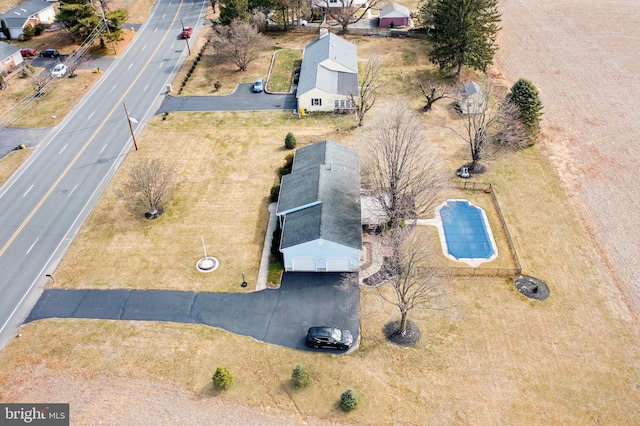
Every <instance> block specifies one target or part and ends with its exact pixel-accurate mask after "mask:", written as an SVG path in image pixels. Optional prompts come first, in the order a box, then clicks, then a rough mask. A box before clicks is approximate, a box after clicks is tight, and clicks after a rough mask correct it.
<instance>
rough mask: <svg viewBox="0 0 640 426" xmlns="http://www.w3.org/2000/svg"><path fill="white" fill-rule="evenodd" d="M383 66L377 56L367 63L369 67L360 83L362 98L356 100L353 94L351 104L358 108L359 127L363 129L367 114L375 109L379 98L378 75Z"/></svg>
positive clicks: (366, 68)
mask: <svg viewBox="0 0 640 426" xmlns="http://www.w3.org/2000/svg"><path fill="white" fill-rule="evenodd" d="M381 67H382V64H381V62H380V58H379V57H377V56H375V57H373V58H371V59H369V61H368V62H367V66H366V67H365V68H364V72H363V73H362V79H361V82H360V97H359V98H358V99H357V100H356V99H354V96H353V94H351V104H352V105H355V107H356V118H357V120H358V126H359V127H362V125H363V124H364V116H365V114H366V113H367V112H368V111H369V110H370V109H371V108H372V107H373V105H374V104H375V102H376V98H377V96H378V84H379V81H378V74H379V73H380V68H381Z"/></svg>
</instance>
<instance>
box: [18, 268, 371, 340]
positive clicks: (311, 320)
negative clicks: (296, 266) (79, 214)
mask: <svg viewBox="0 0 640 426" xmlns="http://www.w3.org/2000/svg"><path fill="white" fill-rule="evenodd" d="M340 280H341V274H337V273H286V274H284V276H283V279H282V285H281V286H280V288H279V289H275V290H263V291H258V292H254V293H248V294H237V293H196V292H181V291H156V290H62V289H53V290H46V291H45V292H44V293H43V294H42V297H40V299H39V300H38V302H37V303H36V305H35V306H34V308H33V310H32V311H31V314H29V317H28V318H27V320H26V322H31V321H36V320H39V319H43V318H98V319H110V320H135V321H171V322H183V323H192V324H206V325H210V326H213V327H218V328H222V329H225V330H227V331H230V332H232V333H236V334H242V335H245V336H251V337H253V338H255V339H257V340H260V341H263V342H266V343H271V344H275V345H279V346H286V347H290V348H294V349H302V350H312V351H313V349H310V348H308V347H307V346H306V345H305V340H304V338H305V336H306V333H307V329H308V328H309V327H311V326H317V325H330V326H336V327H340V328H346V329H348V330H350V331H351V333H352V334H353V339H354V342H358V339H359V337H360V315H359V314H360V312H359V303H360V296H359V290H358V285H357V282H358V277H357V274H353V276H352V277H351V285H349V286H347V288H346V289H342V288H341V286H340Z"/></svg>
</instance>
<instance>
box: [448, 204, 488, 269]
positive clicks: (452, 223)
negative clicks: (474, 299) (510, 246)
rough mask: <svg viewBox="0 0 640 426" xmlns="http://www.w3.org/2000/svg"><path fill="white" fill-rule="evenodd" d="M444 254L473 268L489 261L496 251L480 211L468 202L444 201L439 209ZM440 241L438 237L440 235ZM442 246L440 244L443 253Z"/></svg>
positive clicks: (484, 215) (482, 211) (484, 214)
mask: <svg viewBox="0 0 640 426" xmlns="http://www.w3.org/2000/svg"><path fill="white" fill-rule="evenodd" d="M439 215H440V220H441V221H442V230H443V231H444V240H445V242H446V253H445V254H447V253H448V254H449V255H450V256H451V257H453V258H454V259H456V260H460V261H463V262H466V263H470V264H474V266H475V265H477V264H478V263H481V262H486V261H488V260H493V259H494V258H495V257H496V256H497V255H498V249H497V247H496V243H495V241H494V239H493V234H492V232H491V227H490V226H489V222H488V220H487V215H486V213H485V212H484V210H483V209H482V208H480V207H478V206H475V205H474V204H473V203H471V202H469V201H468V200H447V201H446V202H445V203H444V204H443V205H442V206H441V207H440V209H439ZM441 237H442V235H441ZM444 248H445V245H444V244H443V251H444Z"/></svg>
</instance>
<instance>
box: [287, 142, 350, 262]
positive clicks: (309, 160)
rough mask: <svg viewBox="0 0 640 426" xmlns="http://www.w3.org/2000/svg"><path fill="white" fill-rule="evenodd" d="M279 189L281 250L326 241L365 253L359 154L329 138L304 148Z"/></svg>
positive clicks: (296, 157) (297, 153)
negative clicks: (362, 250)
mask: <svg viewBox="0 0 640 426" xmlns="http://www.w3.org/2000/svg"><path fill="white" fill-rule="evenodd" d="M281 185H282V186H281V189H280V199H279V201H278V207H277V209H276V212H277V214H278V215H283V214H284V216H285V221H284V228H283V231H282V240H281V244H280V247H281V248H286V247H292V246H295V245H298V244H302V243H305V242H309V241H314V240H317V239H319V238H322V239H324V240H327V241H332V242H334V243H337V244H342V245H344V246H347V247H353V248H357V249H359V250H360V249H362V229H361V224H362V221H361V215H360V155H359V153H358V151H357V150H355V149H353V148H350V147H347V146H345V145H341V144H339V143H337V142H333V141H329V140H324V141H322V142H318V143H315V144H312V145H309V146H306V147H304V148H300V149H298V150H297V151H296V155H295V158H294V162H293V171H292V172H291V174H290V175H286V176H283V179H282V184H281ZM314 196H315V197H314ZM314 198H315V200H314ZM296 204H297V205H296ZM296 207H298V208H299V210H295V209H296ZM292 210H294V211H292Z"/></svg>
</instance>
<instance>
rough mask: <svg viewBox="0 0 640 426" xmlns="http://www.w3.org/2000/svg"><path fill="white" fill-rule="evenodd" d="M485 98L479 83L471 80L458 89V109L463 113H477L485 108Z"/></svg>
mask: <svg viewBox="0 0 640 426" xmlns="http://www.w3.org/2000/svg"><path fill="white" fill-rule="evenodd" d="M486 101H487V100H486V99H485V97H484V94H483V93H482V89H480V85H479V84H478V83H476V82H475V81H473V80H471V81H468V82H466V83H465V84H463V85H462V88H461V89H460V100H459V103H460V110H461V111H462V113H463V114H477V113H479V112H482V111H483V110H484V108H485V104H486Z"/></svg>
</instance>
